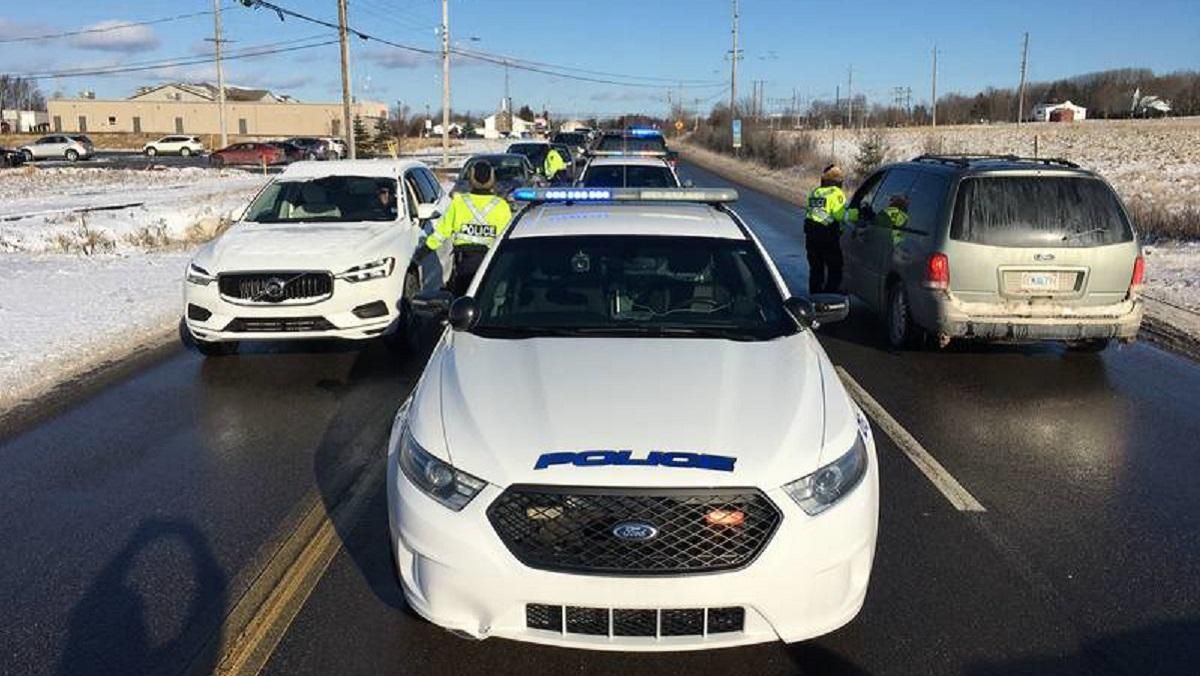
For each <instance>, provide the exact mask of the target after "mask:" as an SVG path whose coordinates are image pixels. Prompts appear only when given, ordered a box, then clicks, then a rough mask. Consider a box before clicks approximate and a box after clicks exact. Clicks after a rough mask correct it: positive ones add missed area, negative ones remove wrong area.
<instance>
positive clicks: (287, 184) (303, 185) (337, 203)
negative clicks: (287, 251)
mask: <svg viewBox="0 0 1200 676" xmlns="http://www.w3.org/2000/svg"><path fill="white" fill-rule="evenodd" d="M396 215H397V212H396V180H395V179H391V178H386V177H381V176H380V177H376V176H325V177H322V178H315V179H312V180H279V181H276V182H274V183H272V184H271V185H269V186H267V187H266V189H264V190H263V191H262V192H261V193H259V195H258V197H256V198H255V199H254V202H252V203H251V204H250V208H249V209H247V210H246V217H245V218H244V219H243V220H245V221H247V222H250V223H313V222H319V223H349V222H360V221H394V220H396Z"/></svg>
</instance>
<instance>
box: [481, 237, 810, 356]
mask: <svg viewBox="0 0 1200 676" xmlns="http://www.w3.org/2000/svg"><path fill="white" fill-rule="evenodd" d="M476 302H477V303H478V308H479V321H478V323H477V324H476V325H475V327H474V328H473V329H472V332H473V333H475V334H477V335H481V336H485V337H492V338H528V337H537V336H635V337H655V338H657V337H662V338H693V337H694V338H723V339H730V340H770V339H772V338H778V337H780V336H784V335H789V334H792V333H795V332H796V331H797V330H798V328H797V326H796V324H795V322H794V321H792V320H791V319H790V317H789V315H788V314H787V313H786V311H785V310H784V307H783V298H782V296H781V294H780V293H779V290H778V288H777V287H776V286H775V284H774V282H773V280H772V278H771V275H770V273H769V271H768V269H767V267H766V263H765V262H764V261H763V259H762V257H761V255H760V254H759V253H758V251H757V250H756V249H755V248H754V246H753V244H751V243H750V242H747V241H744V240H741V241H738V240H728V239H715V238H702V237H656V236H638V237H629V236H620V237H617V236H586V237H583V236H581V237H530V238H524V239H522V238H518V239H510V240H507V241H505V242H504V243H503V244H502V245H501V246H500V248H499V249H498V250H497V251H496V253H495V257H494V260H493V261H492V263H491V264H490V265H489V266H488V268H487V270H486V272H485V274H484V277H483V279H482V280H481V282H480V286H479V289H478V292H477V294H476Z"/></svg>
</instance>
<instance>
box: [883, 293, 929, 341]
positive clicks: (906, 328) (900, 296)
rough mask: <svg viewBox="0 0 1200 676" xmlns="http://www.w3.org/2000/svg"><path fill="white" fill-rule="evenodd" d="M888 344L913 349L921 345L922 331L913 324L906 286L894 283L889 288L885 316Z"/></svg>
mask: <svg viewBox="0 0 1200 676" xmlns="http://www.w3.org/2000/svg"><path fill="white" fill-rule="evenodd" d="M884 323H885V324H886V328H887V338H888V343H889V344H890V345H891V346H892V347H894V348H913V347H916V346H917V345H919V344H920V341H921V329H920V327H918V326H917V325H916V323H914V322H913V318H912V305H910V304H909V301H908V293H906V292H905V291H904V284H903V283H901V282H898V281H896V282H892V284H891V285H890V286H888V294H887V308H886V310H885V315H884Z"/></svg>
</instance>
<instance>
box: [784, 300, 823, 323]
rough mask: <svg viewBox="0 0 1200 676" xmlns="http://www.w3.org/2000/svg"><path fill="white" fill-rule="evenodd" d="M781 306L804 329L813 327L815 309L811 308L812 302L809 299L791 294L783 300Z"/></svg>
mask: <svg viewBox="0 0 1200 676" xmlns="http://www.w3.org/2000/svg"><path fill="white" fill-rule="evenodd" d="M783 308H784V309H785V310H787V313H788V314H789V315H791V316H792V319H795V320H796V323H797V324H799V325H800V326H802V327H804V328H806V329H808V328H813V321H814V317H813V315H814V314H816V310H814V309H813V304H812V302H811V301H810V300H808V299H807V298H800V297H798V296H792V297H791V298H789V299H787V300H785V301H783Z"/></svg>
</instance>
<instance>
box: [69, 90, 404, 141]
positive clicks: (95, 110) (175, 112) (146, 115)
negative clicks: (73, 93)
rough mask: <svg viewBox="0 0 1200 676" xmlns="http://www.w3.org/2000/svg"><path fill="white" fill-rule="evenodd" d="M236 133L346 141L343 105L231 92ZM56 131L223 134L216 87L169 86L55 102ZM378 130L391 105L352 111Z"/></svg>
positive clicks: (230, 116)
mask: <svg viewBox="0 0 1200 676" xmlns="http://www.w3.org/2000/svg"><path fill="white" fill-rule="evenodd" d="M225 91H226V94H225V115H226V119H227V122H226V124H227V128H228V131H229V133H230V134H236V135H238V136H272V137H274V136H341V135H342V131H343V130H342V105H341V104H340V103H299V102H297V101H295V100H293V99H291V98H290V97H287V96H279V95H276V94H272V93H271V92H269V91H267V90H265V89H243V88H240V87H226V88H225ZM46 107H47V109H48V113H49V118H50V130H51V131H56V132H80V133H103V132H135V133H147V134H219V133H220V132H221V117H220V111H219V110H218V105H217V103H216V87H214V86H212V85H209V84H203V83H202V84H182V83H177V84H165V85H159V86H156V87H143V88H141V89H139V90H138V92H137V93H136V94H134V95H133V96H131V97H130V98H128V99H117V100H99V99H90V98H87V99H52V100H50V101H48V102H47V104H46ZM351 115H359V116H362V118H363V119H364V120H365V121H366V122H367V126H368V128H373V127H374V124H375V120H376V119H378V118H384V119H386V118H387V116H388V108H387V104H385V103H378V102H367V101H361V102H357V103H355V104H354V105H353V106H352V107H351Z"/></svg>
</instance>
